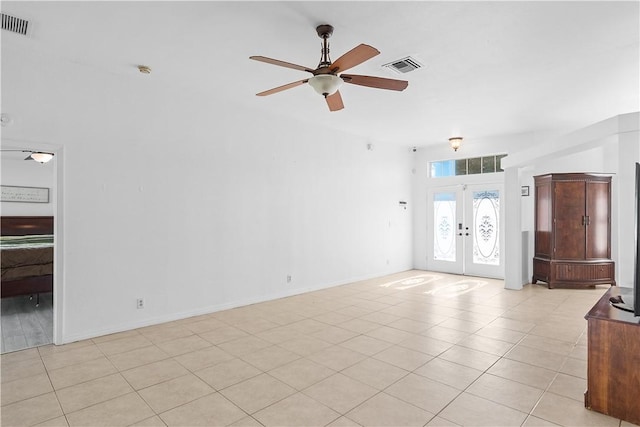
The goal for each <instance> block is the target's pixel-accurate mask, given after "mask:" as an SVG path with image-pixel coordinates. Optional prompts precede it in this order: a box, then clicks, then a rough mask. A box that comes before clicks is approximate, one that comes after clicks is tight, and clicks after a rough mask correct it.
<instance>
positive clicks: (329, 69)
mask: <svg viewBox="0 0 640 427" xmlns="http://www.w3.org/2000/svg"><path fill="white" fill-rule="evenodd" d="M316 32H317V33H318V37H320V38H321V39H322V55H321V57H320V63H319V64H318V67H317V68H316V69H312V68H309V67H304V66H302V65H297V64H292V63H290V62H285V61H280V60H278V59H272V58H267V57H266V56H250V57H249V58H250V59H253V60H255V61H260V62H266V63H267V64H273V65H279V66H280V67H286V68H292V69H294V70H300V71H306V72H308V73H311V74H313V77H309V78H307V79H303V80H298V81H296V82H292V83H288V84H286V85H282V86H278V87H275V88H273V89H269V90H265V91H264V92H260V93H257V94H256V95H257V96H267V95H272V94H274V93H278V92H282V91H283V90H287V89H291V88H294V87H296V86H300V85H303V84H305V83H309V85H310V86H311V87H313V89H315V91H316V92H318V93H319V94H320V95H322V96H324V97H325V99H326V100H327V105H328V106H329V110H330V111H338V110H342V109H343V108H344V104H343V103H342V97H341V96H340V92H339V91H338V89H339V88H340V86H341V85H342V83H343V82H344V83H351V84H354V85H359V86H367V87H372V88H377V89H388V90H396V91H402V90H404V89H406V88H407V86H408V85H409V82H407V81H405V80H395V79H387V78H383V77H372V76H361V75H357V74H342V72H343V71H347V70H348V69H349V68H352V67H355V66H356V65H359V64H362V63H363V62H365V61H367V60H369V59H371V58H373V57H374V56H376V55H378V54H380V52H379V51H378V50H377V49H376V48H373V47H371V46H369V45H366V44H360V45H358V46H356V47H354V48H353V49H351V50H350V51H349V52H347V53H345V54H344V55H342V56H341V57H340V58H338V59H336V61H335V62H331V60H330V59H329V42H328V41H327V40H328V39H329V37H331V35H332V34H333V27H332V26H331V25H328V24H324V25H319V26H318V27H317V28H316Z"/></svg>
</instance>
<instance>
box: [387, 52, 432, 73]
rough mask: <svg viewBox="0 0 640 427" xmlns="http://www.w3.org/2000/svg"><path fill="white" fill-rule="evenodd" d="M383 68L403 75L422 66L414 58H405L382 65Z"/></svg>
mask: <svg viewBox="0 0 640 427" xmlns="http://www.w3.org/2000/svg"><path fill="white" fill-rule="evenodd" d="M383 67H385V68H389V69H390V70H393V71H395V72H396V73H400V74H405V73H408V72H410V71H413V70H417V69H418V68H422V67H423V65H422V64H421V63H419V62H418V61H416V59H415V58H412V57H410V56H407V57H406V58H402V59H398V60H396V61H393V62H389V63H388V64H384V65H383Z"/></svg>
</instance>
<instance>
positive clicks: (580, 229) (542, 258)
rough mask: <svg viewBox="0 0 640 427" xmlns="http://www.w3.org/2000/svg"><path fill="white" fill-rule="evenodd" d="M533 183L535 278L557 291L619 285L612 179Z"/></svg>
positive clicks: (574, 176) (554, 178) (577, 176)
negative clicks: (560, 287) (613, 248)
mask: <svg viewBox="0 0 640 427" xmlns="http://www.w3.org/2000/svg"><path fill="white" fill-rule="evenodd" d="M534 179H535V237H534V238H535V256H534V258H533V278H532V280H531V283H537V281H538V280H540V281H542V282H546V283H547V284H548V285H549V288H550V289H551V288H553V287H555V286H556V285H563V286H573V287H584V286H595V285H599V284H611V285H615V266H614V262H613V261H612V260H611V219H610V218H611V213H610V211H611V177H609V176H603V175H593V174H582V173H566V174H548V175H541V176H536V177H534Z"/></svg>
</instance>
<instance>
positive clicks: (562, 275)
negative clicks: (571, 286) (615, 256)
mask: <svg viewBox="0 0 640 427" xmlns="http://www.w3.org/2000/svg"><path fill="white" fill-rule="evenodd" d="M554 270H555V271H554V273H555V274H554V276H555V278H556V280H585V281H588V280H603V279H613V274H614V273H613V263H598V264H573V263H556V264H555V265H554Z"/></svg>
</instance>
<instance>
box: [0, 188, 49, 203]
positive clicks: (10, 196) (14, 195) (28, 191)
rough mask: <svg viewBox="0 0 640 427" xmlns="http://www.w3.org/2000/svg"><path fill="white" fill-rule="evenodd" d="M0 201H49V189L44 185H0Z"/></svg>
mask: <svg viewBox="0 0 640 427" xmlns="http://www.w3.org/2000/svg"><path fill="white" fill-rule="evenodd" d="M0 189H1V191H0V202H19V203H49V189H48V188H45V187H19V186H14V185H2V186H0Z"/></svg>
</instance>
